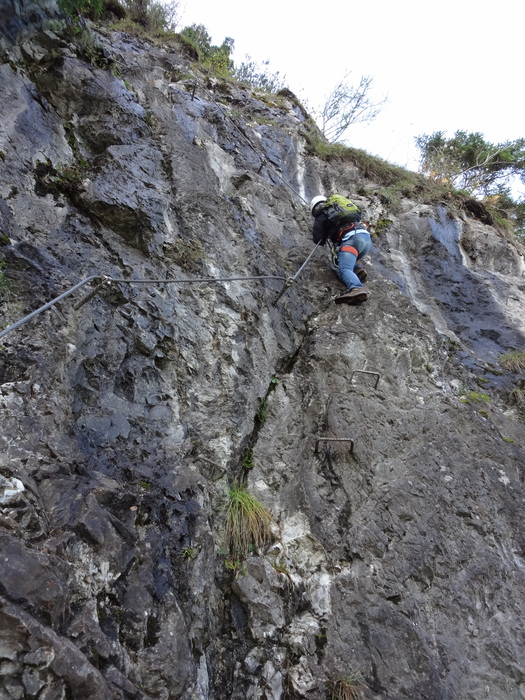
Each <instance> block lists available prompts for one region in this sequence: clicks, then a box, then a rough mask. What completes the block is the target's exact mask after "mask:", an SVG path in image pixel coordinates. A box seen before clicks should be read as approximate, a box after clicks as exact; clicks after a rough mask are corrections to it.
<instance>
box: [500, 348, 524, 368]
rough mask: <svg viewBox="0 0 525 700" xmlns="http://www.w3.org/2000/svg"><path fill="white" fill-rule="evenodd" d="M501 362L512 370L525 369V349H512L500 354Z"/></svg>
mask: <svg viewBox="0 0 525 700" xmlns="http://www.w3.org/2000/svg"><path fill="white" fill-rule="evenodd" d="M499 363H500V365H501V366H502V367H504V368H505V369H508V370H510V371H511V372H520V371H521V370H525V350H510V351H509V352H506V353H504V354H503V355H500V356H499Z"/></svg>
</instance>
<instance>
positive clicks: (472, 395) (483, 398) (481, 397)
mask: <svg viewBox="0 0 525 700" xmlns="http://www.w3.org/2000/svg"><path fill="white" fill-rule="evenodd" d="M468 402H470V403H482V402H483V403H490V396H487V394H480V393H479V392H478V391H468V392H466V393H465V394H464V399H463V403H468Z"/></svg>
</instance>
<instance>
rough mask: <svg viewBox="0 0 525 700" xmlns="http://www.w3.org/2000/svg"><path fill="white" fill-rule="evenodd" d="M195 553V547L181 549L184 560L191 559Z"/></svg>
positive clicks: (196, 552)
mask: <svg viewBox="0 0 525 700" xmlns="http://www.w3.org/2000/svg"><path fill="white" fill-rule="evenodd" d="M197 554H198V551H197V550H196V549H195V547H184V549H183V550H182V558H183V559H186V561H193V559H195V557H196V556H197Z"/></svg>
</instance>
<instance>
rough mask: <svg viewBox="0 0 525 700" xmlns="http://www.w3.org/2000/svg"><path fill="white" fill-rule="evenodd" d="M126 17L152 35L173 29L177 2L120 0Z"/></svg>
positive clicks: (176, 13)
mask: <svg viewBox="0 0 525 700" xmlns="http://www.w3.org/2000/svg"><path fill="white" fill-rule="evenodd" d="M122 1H123V4H124V7H125V8H126V11H127V18H128V19H129V20H131V21H132V22H134V23H136V24H138V25H140V26H141V27H143V28H144V30H145V31H146V32H150V33H152V34H154V35H158V34H163V33H165V32H171V31H174V30H175V26H176V23H177V16H178V8H179V3H178V2H173V1H172V2H167V3H166V2H157V0H122Z"/></svg>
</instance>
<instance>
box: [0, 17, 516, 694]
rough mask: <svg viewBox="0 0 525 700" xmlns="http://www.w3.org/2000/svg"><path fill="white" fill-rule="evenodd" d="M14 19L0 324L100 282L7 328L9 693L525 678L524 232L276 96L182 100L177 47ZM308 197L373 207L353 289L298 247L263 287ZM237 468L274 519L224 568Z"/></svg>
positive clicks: (420, 684) (428, 686) (0, 658)
mask: <svg viewBox="0 0 525 700" xmlns="http://www.w3.org/2000/svg"><path fill="white" fill-rule="evenodd" d="M41 9H42V8H41ZM43 11H44V10H42V12H43ZM13 16H14V15H13ZM21 17H22V15H20V14H19V15H18V18H19V20H20V22H22V19H21ZM24 22H25V20H24ZM10 26H11V25H10ZM13 26H14V25H13ZM24 27H25V29H24V32H21V33H20V32H18V33H17V32H15V31H14V30H13V31H12V32H10V33H9V34H8V33H6V34H5V36H4V44H3V46H5V47H9V52H10V56H11V58H10V59H9V60H4V62H3V63H2V64H0V91H1V93H2V95H6V96H7V97H8V99H3V100H2V102H1V105H0V112H1V114H0V224H1V227H2V232H1V233H2V236H1V238H0V258H1V260H2V261H3V266H2V268H1V270H2V273H3V274H4V275H5V277H6V278H7V280H8V282H9V287H6V288H4V291H2V290H1V289H0V295H1V296H0V309H1V311H2V318H3V321H4V323H3V325H4V326H5V325H9V324H10V323H13V322H14V321H16V320H18V319H19V318H21V317H22V316H24V315H25V314H28V313H30V312H31V311H33V310H34V309H36V308H38V307H39V306H41V305H43V304H45V303H46V302H48V301H49V300H51V299H53V298H55V297H57V296H58V295H60V294H61V293H62V292H64V291H65V290H67V289H69V288H70V287H72V286H73V285H75V284H77V283H79V282H81V281H82V280H85V279H87V278H88V277H90V276H92V275H96V276H100V277H101V278H102V277H103V276H105V277H106V278H109V279H106V282H105V283H104V284H103V285H102V286H101V287H98V288H97V293H96V294H95V295H94V296H91V298H87V296H86V295H88V292H89V291H90V290H91V289H93V286H87V285H86V286H85V287H83V288H82V289H81V290H79V291H77V292H76V293H75V294H74V295H71V296H70V297H67V298H65V299H63V300H62V301H61V302H59V303H58V304H56V305H54V306H53V307H52V308H50V309H49V310H47V311H45V312H44V313H42V314H40V315H38V316H36V317H35V318H33V319H32V320H30V321H28V322H27V323H25V324H23V325H22V326H20V327H19V328H17V329H16V330H13V331H11V332H10V333H9V334H7V335H5V336H4V337H3V338H2V340H1V343H2V347H1V351H0V382H1V383H0V412H1V413H0V415H1V419H0V424H1V427H2V429H1V433H0V444H1V447H2V449H1V450H0V561H1V562H2V565H1V566H0V600H1V607H0V677H1V679H2V681H1V682H0V698H1V700H11V699H15V698H37V697H38V698H39V699H41V700H55V699H56V700H59V699H64V700H65V699H66V698H69V699H71V698H73V699H75V700H87V699H91V698H93V699H94V700H95V699H96V700H107V699H109V698H114V699H115V700H117V699H127V698H133V699H140V700H148V699H153V698H155V699H163V700H168V699H169V700H172V699H174V698H184V699H186V698H199V699H201V700H231V699H238V700H241V699H242V700H245V699H246V698H265V699H267V700H280V699H282V700H284V699H285V698H306V699H309V700H315V699H317V698H319V699H320V698H325V697H331V694H330V688H331V687H333V684H334V683H335V682H336V681H338V680H341V679H343V678H344V677H348V676H350V675H351V674H352V673H356V672H357V671H359V672H360V674H361V687H360V689H359V693H360V695H361V696H362V697H363V698H389V699H393V700H397V699H399V700H400V699H402V698H410V699H412V700H413V699H414V698H431V699H433V700H446V699H450V700H453V699H454V700H457V699H461V700H478V699H479V698H482V697H491V698H496V699H498V700H509V699H512V700H519V698H523V697H525V680H524V679H525V665H524V661H523V657H524V653H523V652H524V649H525V639H524V633H523V630H524V629H525V617H524V612H523V606H522V597H523V585H524V571H525V539H524V534H523V526H522V510H523V502H524V497H525V487H524V479H523V474H524V468H525V454H524V447H523V446H524V437H525V428H524V414H523V398H522V397H523V393H520V392H523V383H524V381H525V376H524V373H523V370H520V369H519V368H516V369H515V370H509V369H505V368H504V367H503V366H502V365H501V364H500V357H501V355H502V354H503V353H506V352H508V351H510V350H523V349H524V339H525V317H524V315H523V308H524V301H525V279H524V272H525V266H524V262H523V251H522V250H520V248H519V244H518V243H517V242H515V241H512V240H509V238H507V237H506V236H505V235H504V234H503V233H502V232H500V231H499V230H497V229H496V228H494V227H492V226H490V225H487V224H486V223H483V222H481V221H479V220H478V219H475V218H472V216H471V215H469V214H468V213H467V212H460V213H456V214H453V213H452V212H451V211H450V210H448V209H447V208H446V206H445V204H441V205H438V206H435V205H432V206H431V205H429V204H425V203H422V202H416V201H411V200H408V199H405V200H404V201H403V202H402V203H401V206H400V207H399V209H398V210H396V211H391V210H389V209H388V207H387V206H386V205H385V204H383V203H382V200H381V198H380V196H379V194H380V186H379V185H378V184H377V183H374V182H373V181H371V180H367V179H365V178H364V176H363V175H362V174H361V173H360V171H359V169H358V167H357V166H353V165H349V164H345V163H344V162H341V163H326V162H323V161H321V160H320V159H319V158H317V157H316V156H314V155H312V154H311V153H310V151H309V149H308V148H307V144H306V141H305V139H304V135H303V132H302V129H303V126H304V121H305V119H306V115H305V114H303V112H302V110H301V109H300V108H299V107H298V106H297V105H296V104H295V102H294V100H293V98H292V97H290V96H289V95H281V96H279V97H276V96H272V97H268V96H265V97H264V99H262V97H261V96H257V95H254V94H252V93H250V92H249V91H248V90H247V89H245V88H243V87H242V86H231V85H227V84H225V83H223V82H221V81H216V80H212V79H206V80H205V79H202V78H199V82H198V87H197V90H196V92H195V94H193V85H194V81H189V82H188V81H187V80H186V78H187V77H188V75H189V74H190V73H191V71H192V68H191V66H190V64H189V63H188V61H187V59H185V57H184V55H183V54H181V53H180V52H179V51H178V50H177V49H174V48H173V47H164V48H159V47H155V46H153V45H150V44H148V43H146V42H144V41H139V40H136V39H133V38H131V37H129V36H127V35H125V34H122V33H117V32H113V33H109V32H108V33H97V34H96V46H98V49H97V50H98V51H100V52H101V53H99V54H97V55H102V56H106V58H107V57H108V56H109V57H110V59H111V60H109V67H108V66H107V65H106V66H103V67H97V66H96V65H93V63H90V62H89V61H86V60H85V55H84V53H83V52H82V50H80V49H79V48H78V47H77V46H76V45H75V44H74V43H72V42H71V41H70V39H68V38H67V35H66V34H65V33H60V32H59V30H58V29H56V27H54V30H53V31H50V29H49V27H47V28H46V26H45V23H44V24H42V23H41V24H40V26H37V27H36V28H35V25H34V24H33V25H32V24H31V22H29V21H27V22H26V23H25V24H24ZM31 27H33V30H31ZM13 57H14V58H13ZM17 57H19V59H20V60H18V58H17ZM111 61H113V62H114V63H112V62H111ZM95 63H96V62H95ZM112 65H118V71H117V70H115V71H114V72H112V70H111V66H112ZM115 73H117V75H115ZM332 190H333V191H341V192H343V193H345V194H347V193H348V194H351V195H352V196H353V195H354V194H355V193H356V192H359V193H360V194H359V195H356V196H355V199H356V201H358V203H359V204H360V205H361V206H362V207H363V209H364V210H365V212H366V218H367V220H369V221H370V222H371V227H372V230H378V231H379V229H380V227H379V224H378V222H380V221H385V220H386V219H388V220H390V221H391V224H390V225H389V226H387V227H386V228H383V229H382V230H381V231H380V232H379V233H377V234H376V235H374V237H373V239H374V247H373V250H372V253H371V255H370V257H369V259H368V260H367V261H366V263H365V264H366V267H367V270H368V273H369V277H368V283H367V286H368V287H369V289H370V299H369V301H368V302H366V304H363V305H361V306H358V307H345V306H342V307H341V306H336V305H335V304H333V301H332V300H333V297H334V296H335V295H336V294H337V293H339V292H340V291H341V290H342V287H341V283H340V282H339V281H338V280H337V279H336V278H335V277H334V275H333V273H332V272H331V270H330V269H329V265H328V259H327V257H326V256H325V254H324V252H323V251H321V250H317V251H316V252H315V253H314V255H313V257H312V259H311V261H310V262H309V264H308V265H307V266H306V267H305V268H304V270H303V271H302V272H301V274H300V275H299V276H298V277H297V279H296V280H295V282H294V283H293V284H292V285H291V286H290V287H289V288H288V289H287V291H286V293H285V294H283V295H282V297H281V298H280V300H279V301H278V303H275V301H276V299H277V297H278V295H279V293H280V292H281V291H282V289H283V284H284V281H283V280H284V278H287V277H290V276H291V275H295V273H296V272H297V271H298V270H299V268H300V266H301V265H302V263H303V262H304V260H305V259H306V257H307V255H308V254H309V253H310V251H311V250H312V248H313V244H312V242H311V238H310V228H311V224H312V220H311V217H310V214H309V211H308V207H307V206H306V202H307V201H308V200H309V199H310V197H311V196H313V195H315V194H318V193H319V192H321V191H325V192H328V191H332ZM260 276H266V278H265V279H253V278H255V277H260ZM270 276H273V277H277V278H282V279H270V278H268V277H270ZM239 277H240V278H243V279H240V280H239V279H237V280H231V278H239ZM208 278H213V279H214V280H216V279H221V280H224V278H226V280H225V281H219V282H217V281H208V282H197V280H198V279H208ZM247 278H249V279H247ZM166 280H168V282H166ZM173 280H178V282H176V283H174V282H173ZM188 280H191V282H189V281H188ZM228 280H230V281H228ZM79 302H80V303H79ZM82 302H84V303H82ZM520 397H521V403H520ZM243 480H246V484H247V488H248V490H249V492H250V493H251V494H253V495H254V496H255V497H256V498H257V499H258V501H259V502H261V503H262V504H263V505H264V506H265V507H266V508H267V509H268V510H269V511H270V513H271V515H272V519H273V525H272V527H273V535H272V537H273V539H272V542H271V543H270V544H269V545H268V546H267V547H265V548H261V549H258V550H254V551H253V552H252V553H251V554H250V555H249V556H248V557H247V559H246V560H245V561H242V562H237V563H235V562H232V561H231V559H230V558H228V556H227V555H226V554H225V551H226V544H225V510H226V504H227V500H228V489H229V488H231V487H232V486H233V485H235V484H237V483H239V481H241V482H242V481H243Z"/></svg>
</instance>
